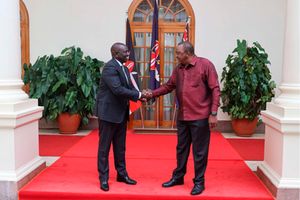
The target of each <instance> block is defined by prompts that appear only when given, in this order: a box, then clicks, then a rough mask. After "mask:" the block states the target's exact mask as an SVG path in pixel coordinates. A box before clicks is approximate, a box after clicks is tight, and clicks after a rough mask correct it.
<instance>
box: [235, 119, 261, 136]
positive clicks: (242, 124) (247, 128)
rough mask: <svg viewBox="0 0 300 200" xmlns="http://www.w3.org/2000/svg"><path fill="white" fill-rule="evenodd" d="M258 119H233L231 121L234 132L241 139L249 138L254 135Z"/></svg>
mask: <svg viewBox="0 0 300 200" xmlns="http://www.w3.org/2000/svg"><path fill="white" fill-rule="evenodd" d="M257 121H258V118H255V119H254V120H252V121H250V120H248V119H233V120H232V121H231V124H232V128H233V130H234V132H235V133H236V134H237V135H238V136H241V137H249V136H251V135H253V134H254V131H255V129H256V125H257Z"/></svg>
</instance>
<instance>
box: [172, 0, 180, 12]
mask: <svg viewBox="0 0 300 200" xmlns="http://www.w3.org/2000/svg"><path fill="white" fill-rule="evenodd" d="M170 9H171V10H172V12H173V13H176V12H178V11H180V10H182V9H183V6H182V5H181V3H180V2H179V1H178V0H175V1H174V2H173V3H172V5H171V8H170Z"/></svg>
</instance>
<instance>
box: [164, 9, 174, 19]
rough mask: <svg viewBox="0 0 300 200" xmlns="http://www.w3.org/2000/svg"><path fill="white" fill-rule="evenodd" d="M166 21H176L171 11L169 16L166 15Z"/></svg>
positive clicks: (168, 13)
mask: <svg viewBox="0 0 300 200" xmlns="http://www.w3.org/2000/svg"><path fill="white" fill-rule="evenodd" d="M164 21H166V22H172V21H174V17H173V14H172V13H171V12H170V11H168V12H167V14H166V15H165V17H164Z"/></svg>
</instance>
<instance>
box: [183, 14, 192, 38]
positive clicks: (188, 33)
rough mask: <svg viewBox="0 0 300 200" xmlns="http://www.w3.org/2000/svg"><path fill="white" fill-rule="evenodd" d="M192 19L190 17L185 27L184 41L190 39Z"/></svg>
mask: <svg viewBox="0 0 300 200" xmlns="http://www.w3.org/2000/svg"><path fill="white" fill-rule="evenodd" d="M190 20H191V18H190V17H188V18H187V20H186V24H185V29H184V32H183V36H182V41H183V42H185V41H189V40H190Z"/></svg>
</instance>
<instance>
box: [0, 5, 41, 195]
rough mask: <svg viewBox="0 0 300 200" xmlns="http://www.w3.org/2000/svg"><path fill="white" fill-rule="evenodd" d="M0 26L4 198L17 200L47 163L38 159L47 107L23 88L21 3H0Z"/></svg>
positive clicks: (0, 156)
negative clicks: (29, 178)
mask: <svg viewBox="0 0 300 200" xmlns="http://www.w3.org/2000/svg"><path fill="white" fill-rule="evenodd" d="M0 27H1V33H0V60H1V65H0V163H1V164H0V199H16V198H17V190H18V187H20V186H21V185H22V184H23V183H24V180H25V179H26V177H27V176H28V175H29V174H30V173H32V172H33V171H34V170H35V169H37V168H38V167H40V166H41V165H42V164H43V163H44V162H43V160H42V159H41V158H40V157H39V156H38V153H39V152H38V120H39V118H40V117H41V116H42V110H43V108H42V107H39V106H38V102H37V100H36V99H29V98H28V95H27V94H26V93H24V92H23V91H22V89H21V87H22V85H23V82H22V80H21V43H20V10H19V0H0ZM21 180H22V181H21ZM21 182H22V183H21ZM25 182H26V181H25Z"/></svg>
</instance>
